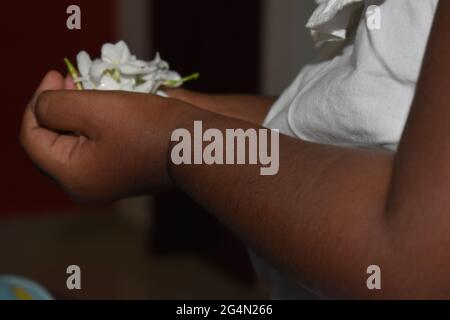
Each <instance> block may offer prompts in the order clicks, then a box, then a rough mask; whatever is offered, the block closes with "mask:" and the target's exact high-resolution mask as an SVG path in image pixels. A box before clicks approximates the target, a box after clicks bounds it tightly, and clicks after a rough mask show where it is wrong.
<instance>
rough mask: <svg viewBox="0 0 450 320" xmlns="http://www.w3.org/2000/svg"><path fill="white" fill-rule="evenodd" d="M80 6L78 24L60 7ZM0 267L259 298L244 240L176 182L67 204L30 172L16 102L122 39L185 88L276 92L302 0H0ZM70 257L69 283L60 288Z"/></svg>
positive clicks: (120, 293) (49, 283)
mask: <svg viewBox="0 0 450 320" xmlns="http://www.w3.org/2000/svg"><path fill="white" fill-rule="evenodd" d="M72 4H76V5H78V6H79V7H80V8H81V21H82V29H81V30H72V31H71V30H68V29H67V28H66V19H67V17H68V14H66V9H67V7H68V6H69V5H72ZM1 6H2V12H3V14H2V18H1V19H0V33H1V39H2V41H3V44H2V48H3V49H1V50H0V58H1V61H3V65H2V71H3V76H2V77H1V80H0V81H1V85H2V88H3V91H2V92H3V96H2V98H3V103H2V106H1V109H0V110H1V115H0V133H1V134H0V145H1V149H0V150H1V151H0V154H1V162H0V163H1V171H2V174H1V178H2V183H1V185H0V274H18V275H22V276H26V277H29V278H31V279H33V280H35V281H37V282H39V283H41V284H42V285H43V286H45V287H46V288H48V290H49V291H50V292H51V293H52V294H53V295H54V296H55V297H56V298H60V299H153V298H157V299H172V298H180V299H197V298H198V299H228V298H234V299H247V298H266V297H268V295H267V292H266V290H265V288H264V286H263V285H262V284H261V283H259V282H258V280H257V279H256V276H255V274H254V272H253V269H252V266H251V263H250V260H249V258H248V256H247V251H246V248H245V247H244V246H243V245H242V244H241V243H240V242H239V240H237V239H236V237H235V236H234V235H233V234H231V233H230V232H229V231H227V230H226V229H225V228H224V227H222V226H221V225H220V224H219V223H218V222H217V221H216V220H215V219H214V218H213V217H212V216H211V215H209V214H208V213H207V212H205V211H203V210H202V208H200V207H199V206H198V205H197V204H195V203H194V202H193V201H191V200H190V199H189V198H188V197H187V196H186V195H184V194H183V193H182V192H180V191H177V190H172V191H170V192H166V193H164V194H158V195H154V196H152V197H150V196H144V197H139V198H134V199H127V200H123V201H119V202H117V203H114V204H111V205H107V206H79V205H75V204H74V203H73V202H72V201H71V200H70V199H69V198H67V197H66V196H65V195H64V194H63V193H62V192H61V191H60V190H59V189H58V187H57V186H56V185H54V184H53V183H52V182H51V181H50V180H49V179H47V178H46V177H44V176H43V175H41V174H40V173H39V172H38V171H37V170H36V169H35V168H34V167H33V165H32V163H31V162H30V161H29V160H28V159H27V157H26V155H25V154H24V152H23V151H22V150H21V147H20V146H19V144H18V140H17V137H18V131H19V127H20V119H21V115H22V112H23V109H24V107H25V105H26V103H27V100H28V99H29V98H30V96H31V94H32V92H33V91H34V89H35V87H36V86H37V84H38V83H39V81H40V79H41V78H42V77H43V75H44V74H45V73H46V71H48V70H49V69H56V70H59V71H61V72H64V71H65V69H64V65H63V58H64V57H66V56H68V57H69V58H71V59H72V60H75V56H76V54H77V53H78V51H80V50H82V49H84V50H86V51H88V52H89V53H91V54H92V56H99V54H100V48H101V45H102V44H103V43H105V42H116V41H118V40H121V39H123V40H125V41H126V42H127V43H128V44H129V46H130V48H131V51H132V52H133V53H134V54H136V55H137V56H138V57H139V58H145V59H148V60H150V59H152V58H153V56H154V54H155V52H156V50H157V51H159V52H160V53H161V56H162V57H163V59H165V60H167V61H168V62H169V63H170V64H171V67H172V68H173V69H174V70H177V71H179V72H180V73H181V74H190V73H192V72H200V74H201V78H200V79H199V80H198V81H196V82H193V83H191V84H189V88H190V89H193V90H199V91H203V92H212V93H253V94H264V95H271V96H277V95H279V94H280V93H281V92H282V91H283V89H284V88H285V87H286V86H287V85H288V84H289V83H290V81H291V80H292V79H293V78H294V77H295V76H296V74H297V73H298V72H299V70H300V69H301V67H302V65H304V64H305V63H306V62H308V60H309V59H310V58H311V57H312V56H313V54H314V48H313V44H312V41H311V39H310V36H309V32H308V31H307V30H306V29H305V28H304V25H305V23H306V20H307V18H308V17H309V15H310V14H311V13H312V11H313V10H314V7H315V3H314V1H313V0H306V1H305V0H282V1H280V0H259V1H258V0H246V1H239V0H215V1H207V0H193V1H182V0H97V1H87V0H78V1H76V0H74V1H66V0H41V1H27V2H24V1H5V2H4V3H2V5H1ZM72 264H75V265H79V266H80V267H81V270H82V290H81V291H69V290H67V288H66V278H67V275H66V268H67V267H68V266H69V265H72Z"/></svg>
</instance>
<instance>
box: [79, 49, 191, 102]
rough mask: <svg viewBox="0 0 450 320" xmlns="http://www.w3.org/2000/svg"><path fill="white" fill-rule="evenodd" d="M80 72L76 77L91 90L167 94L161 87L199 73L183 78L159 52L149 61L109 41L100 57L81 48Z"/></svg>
mask: <svg viewBox="0 0 450 320" xmlns="http://www.w3.org/2000/svg"><path fill="white" fill-rule="evenodd" d="M77 64H78V70H79V75H78V76H77V77H76V78H74V81H75V82H76V83H81V84H82V86H83V88H84V89H88V90H124V91H132V92H141V93H155V94H159V95H162V96H166V95H165V94H164V93H163V92H162V91H161V90H160V89H161V87H162V86H168V87H178V86H181V85H182V84H183V83H184V82H185V81H188V80H191V79H194V78H196V77H197V76H198V75H197V74H195V75H193V76H190V77H187V78H184V79H182V78H181V77H180V75H179V74H178V73H177V72H174V71H171V70H170V69H169V64H168V63H167V62H166V61H164V60H162V59H161V57H160V55H159V54H158V53H157V54H156V56H155V58H154V60H152V61H149V62H146V61H142V60H139V59H137V58H136V57H135V56H133V55H131V53H130V50H129V48H128V46H127V45H126V43H125V42H123V41H119V42H118V43H116V44H111V43H107V44H104V45H103V47H102V52H101V58H99V59H95V60H92V59H91V57H90V56H89V54H88V53H87V52H85V51H81V52H80V53H79V54H78V55H77Z"/></svg>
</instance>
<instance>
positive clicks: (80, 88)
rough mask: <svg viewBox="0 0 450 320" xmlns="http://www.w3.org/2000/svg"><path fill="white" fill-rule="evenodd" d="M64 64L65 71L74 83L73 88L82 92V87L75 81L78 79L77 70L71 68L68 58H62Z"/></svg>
mask: <svg viewBox="0 0 450 320" xmlns="http://www.w3.org/2000/svg"><path fill="white" fill-rule="evenodd" d="M64 63H65V64H66V66H67V71H68V72H69V75H70V76H71V77H72V79H73V81H74V82H75V86H76V87H77V89H78V90H83V85H82V84H81V83H80V82H77V79H78V78H79V75H78V71H77V69H76V68H75V67H74V66H73V64H72V62H70V60H69V59H68V58H64Z"/></svg>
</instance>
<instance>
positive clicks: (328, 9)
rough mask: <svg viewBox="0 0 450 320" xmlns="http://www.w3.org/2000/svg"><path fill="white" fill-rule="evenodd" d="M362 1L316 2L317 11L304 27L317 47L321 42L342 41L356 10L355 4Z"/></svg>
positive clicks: (322, 0) (318, 0) (325, 0)
mask: <svg viewBox="0 0 450 320" xmlns="http://www.w3.org/2000/svg"><path fill="white" fill-rule="evenodd" d="M362 1H363V0H316V2H317V3H318V5H319V6H318V7H317V9H316V10H315V11H314V13H313V14H312V16H311V18H309V20H308V22H307V24H306V27H307V28H309V29H311V35H312V37H313V39H314V41H315V42H316V44H317V45H318V46H319V45H320V44H322V43H323V42H326V41H332V40H343V39H345V38H346V35H347V28H348V27H349V23H350V20H351V17H352V15H353V14H355V13H356V12H357V10H358V6H356V5H355V4H357V3H361V2H362Z"/></svg>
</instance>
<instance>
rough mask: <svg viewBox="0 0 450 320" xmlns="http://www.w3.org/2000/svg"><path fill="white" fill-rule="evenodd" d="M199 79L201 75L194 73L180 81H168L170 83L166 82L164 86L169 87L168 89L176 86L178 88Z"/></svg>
mask: <svg viewBox="0 0 450 320" xmlns="http://www.w3.org/2000/svg"><path fill="white" fill-rule="evenodd" d="M199 77H200V73H198V72H196V73H193V74H191V75H190V76H187V77H184V78H182V79H180V80H168V81H166V82H164V85H165V86H168V87H174V86H178V85H180V84H183V83H185V82H188V81H192V80H197V79H198V78H199Z"/></svg>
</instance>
